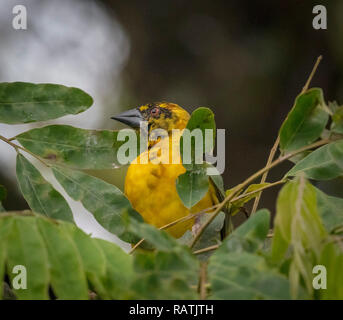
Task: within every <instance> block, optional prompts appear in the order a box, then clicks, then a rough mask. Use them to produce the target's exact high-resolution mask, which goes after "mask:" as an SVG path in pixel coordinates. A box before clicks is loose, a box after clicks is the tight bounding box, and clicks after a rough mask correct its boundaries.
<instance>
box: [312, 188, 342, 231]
mask: <svg viewBox="0 0 343 320" xmlns="http://www.w3.org/2000/svg"><path fill="white" fill-rule="evenodd" d="M316 192H317V205H318V211H319V214H320V216H321V218H322V220H323V223H324V225H325V227H326V230H327V231H328V232H332V231H333V230H334V229H336V228H337V227H340V226H343V199H341V198H337V197H331V196H328V195H327V194H325V193H324V192H322V191H320V190H319V189H316Z"/></svg>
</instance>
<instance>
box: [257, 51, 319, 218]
mask: <svg viewBox="0 0 343 320" xmlns="http://www.w3.org/2000/svg"><path fill="white" fill-rule="evenodd" d="M322 58H323V57H322V56H319V57H318V58H317V61H316V63H315V64H314V66H313V69H312V71H311V73H310V75H309V77H308V79H307V81H306V83H305V85H304V87H303V88H302V90H301V93H304V92H305V91H307V90H308V87H309V86H310V83H311V81H312V79H313V76H314V75H315V73H316V71H317V69H318V66H319V63H320V61H321V60H322ZM279 142H280V136H279V135H278V136H277V138H276V140H275V142H274V145H273V147H272V149H271V150H270V153H269V157H268V160H267V163H266V167H267V166H269V165H270V164H271V162H272V161H273V159H274V156H275V153H276V151H277V148H278V146H279ZM267 176H268V171H266V172H265V173H264V174H263V176H262V178H261V181H260V183H264V182H265V181H266V180H267ZM261 195H262V192H261V193H260V194H259V195H258V196H257V197H256V199H255V201H254V205H253V207H252V210H251V214H254V213H255V212H256V210H257V207H258V203H259V202H260V199H261Z"/></svg>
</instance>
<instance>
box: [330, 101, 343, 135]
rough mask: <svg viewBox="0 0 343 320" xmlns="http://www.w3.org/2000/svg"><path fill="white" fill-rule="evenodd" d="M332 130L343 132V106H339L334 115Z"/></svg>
mask: <svg viewBox="0 0 343 320" xmlns="http://www.w3.org/2000/svg"><path fill="white" fill-rule="evenodd" d="M331 131H332V132H335V133H339V134H343V106H341V107H339V108H337V110H336V111H335V113H334V114H333V116H332V124H331Z"/></svg>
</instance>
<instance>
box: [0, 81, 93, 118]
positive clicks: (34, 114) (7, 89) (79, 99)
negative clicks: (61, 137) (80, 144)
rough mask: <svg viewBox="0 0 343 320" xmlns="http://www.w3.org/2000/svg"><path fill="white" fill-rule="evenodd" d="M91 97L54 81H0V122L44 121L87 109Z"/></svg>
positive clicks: (91, 100)
mask: <svg viewBox="0 0 343 320" xmlns="http://www.w3.org/2000/svg"><path fill="white" fill-rule="evenodd" d="M92 104H93V99H92V97H91V96H89V95H88V94H87V93H85V92H84V91H82V90H80V89H77V88H72V87H65V86H62V85H57V84H33V83H27V82H12V83H10V82H3V83H0V122H2V123H8V124H17V123H28V122H36V121H45V120H50V119H55V118H59V117H62V116H65V115H68V114H78V113H80V112H83V111H85V110H87V109H88V108H89V107H90V106H91V105H92Z"/></svg>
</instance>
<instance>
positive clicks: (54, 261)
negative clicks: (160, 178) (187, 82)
mask: <svg viewBox="0 0 343 320" xmlns="http://www.w3.org/2000/svg"><path fill="white" fill-rule="evenodd" d="M91 104H92V98H91V97H90V96H89V95H88V94H86V93H85V92H83V91H82V90H80V89H76V88H67V87H65V86H61V85H52V84H38V85H36V84H30V83H22V82H16V83H2V84H0V122H2V123H7V124H17V123H27V122H32V121H43V120H48V119H54V118H57V117H61V116H63V115H66V114H77V113H79V112H82V111H85V110H86V109H87V108H89V107H90V106H91ZM329 117H331V119H330V121H329ZM328 123H331V124H330V127H328ZM187 128H189V129H191V130H192V129H200V130H201V132H202V134H204V132H205V129H211V130H214V129H215V128H216V126H215V121H214V115H213V113H212V111H211V110H210V109H208V108H198V109H196V110H195V111H194V112H193V113H192V115H191V118H190V120H189V122H188V125H187ZM323 135H325V139H321V137H322V136H323ZM279 137H280V153H281V156H280V157H279V158H278V159H276V160H275V161H274V162H272V163H270V164H269V165H267V166H266V167H265V168H263V169H261V170H260V171H258V172H257V173H255V174H254V175H252V176H251V177H248V178H247V179H246V180H245V181H243V182H242V183H241V184H239V185H237V186H234V187H232V188H230V189H228V190H227V191H226V193H224V187H223V182H222V180H221V177H220V175H218V176H213V177H211V179H209V177H208V176H207V175H206V168H207V167H208V166H209V164H207V163H204V162H203V163H198V162H197V161H196V159H195V155H196V152H195V151H196V150H195V149H196V147H197V146H196V144H195V143H194V142H193V141H192V149H191V150H192V154H191V163H190V164H185V165H184V166H185V168H186V172H185V173H184V174H183V175H181V176H180V177H179V179H178V180H177V182H176V187H177V190H178V193H179V195H180V198H181V200H182V201H183V203H184V205H185V206H186V207H189V208H190V207H192V206H194V205H195V204H196V203H198V202H199V201H200V200H201V199H202V198H203V196H204V195H205V194H206V192H207V191H208V188H209V184H210V183H212V184H213V185H214V186H215V187H216V189H218V192H219V193H218V199H219V200H220V205H219V206H218V207H217V208H216V209H215V211H214V212H212V213H211V214H205V215H202V216H200V221H201V223H202V227H201V232H200V231H199V233H198V234H196V236H195V237H192V235H191V233H190V232H188V233H186V234H185V235H184V237H183V238H181V239H179V240H176V239H174V238H172V237H171V236H170V235H169V234H168V233H167V232H165V231H164V230H159V229H156V228H155V227H153V226H151V225H148V224H146V223H144V221H143V220H142V218H141V216H140V215H139V214H138V213H137V212H136V211H135V210H134V209H133V208H132V207H131V204H130V202H129V201H128V199H127V198H126V197H125V195H124V194H123V193H122V192H121V191H120V190H119V189H118V188H117V187H116V186H114V185H112V184H109V183H107V182H105V181H103V180H101V179H98V178H95V177H93V176H91V175H89V174H86V173H85V172H83V171H82V170H84V169H109V168H116V167H117V166H118V161H117V151H118V149H119V147H120V146H121V145H122V143H123V142H120V141H119V142H118V140H117V132H116V131H110V130H96V131H95V130H85V129H80V128H75V127H71V126H66V125H49V126H45V127H40V128H35V129H32V130H29V131H27V132H24V133H21V134H19V135H18V136H16V137H13V138H11V139H8V138H5V137H3V136H0V139H1V140H2V141H4V142H6V143H7V144H8V145H10V146H12V147H14V148H15V150H16V151H17V166H16V172H17V179H18V184H19V187H20V190H21V192H22V194H23V196H24V198H25V199H26V201H27V203H28V205H29V206H30V208H31V210H32V211H22V212H8V211H6V210H5V208H4V206H3V202H4V200H5V198H6V190H5V188H4V187H3V186H1V185H0V279H1V281H0V296H2V294H3V292H6V294H5V295H4V296H3V298H9V297H10V296H11V295H8V290H7V291H5V290H3V284H4V283H3V281H2V280H3V279H6V281H5V282H6V286H8V285H11V283H13V280H14V279H15V277H16V274H15V273H13V267H14V266H17V265H24V266H26V268H27V272H28V273H29V277H28V278H27V279H28V280H27V289H26V290H22V289H15V288H14V287H12V286H10V287H11V289H10V290H11V294H12V295H14V296H15V297H16V298H18V299H54V298H58V299H196V298H199V297H200V296H199V293H200V292H202V294H203V293H204V292H205V296H206V297H207V298H212V299H292V298H293V299H296V298H305V299H343V286H342V284H343V278H342V277H343V274H342V273H341V270H343V249H342V247H343V238H342V235H343V199H340V198H337V197H333V196H331V195H327V194H325V193H324V192H323V191H321V190H319V189H318V188H316V187H315V186H314V185H313V184H312V182H311V181H310V180H308V179H314V180H330V179H333V178H335V177H341V176H343V160H342V159H343V139H342V138H343V136H342V107H339V106H338V105H337V104H331V105H329V106H327V105H326V103H325V101H324V98H323V93H322V90H321V89H318V88H313V89H309V90H305V91H304V92H302V93H301V94H300V95H299V96H298V97H297V98H296V101H295V103H294V106H293V108H292V109H291V111H290V113H289V115H288V116H287V118H286V120H285V121H284V123H283V125H282V126H281V129H280V132H279ZM213 138H214V137H213ZM14 140H17V141H18V142H19V143H20V145H18V144H16V143H14V142H13V141H14ZM180 148H181V154H182V151H183V140H182V141H181V145H180ZM211 151H212V149H211V148H208V146H207V145H203V146H202V150H201V154H202V153H209V152H211ZM27 154H29V155H30V156H31V157H26V155H27ZM24 155H25V156H24ZM33 158H36V159H35V160H38V162H37V161H35V162H33V161H32V159H33ZM286 160H292V161H293V162H296V164H295V165H294V166H293V168H292V169H291V170H290V171H289V172H288V173H286V175H285V177H284V178H283V179H281V180H280V181H278V182H276V183H271V182H265V183H260V184H259V183H255V184H252V182H253V181H254V180H255V179H256V178H258V177H259V176H261V175H262V174H263V173H265V172H268V170H270V169H271V168H273V167H274V166H276V165H278V164H280V163H282V162H283V161H286ZM43 167H44V172H43V170H42V168H43ZM48 171H49V172H50V173H52V174H53V175H54V177H55V178H56V180H57V182H58V183H59V184H60V185H61V187H62V188H63V189H64V190H65V192H66V193H67V194H68V195H69V196H70V197H71V198H72V199H74V200H75V201H80V202H81V203H82V205H83V206H84V207H85V208H86V209H87V210H88V211H89V212H91V213H92V214H93V216H94V217H95V219H96V220H97V222H98V223H99V224H101V225H102V226H103V227H104V228H106V229H107V230H108V231H109V232H111V233H113V234H115V235H116V236H118V237H119V238H121V239H122V240H124V241H127V242H130V243H132V244H135V243H137V242H138V241H139V240H140V239H144V242H143V241H140V242H138V243H137V244H136V245H135V247H134V248H133V249H132V253H127V252H124V251H123V250H122V249H121V248H119V247H118V246H117V245H115V244H113V243H110V242H107V241H104V240H100V239H95V238H92V237H90V236H89V235H87V234H85V233H84V232H83V231H82V230H80V229H79V228H78V227H77V226H76V225H75V224H74V220H73V214H72V211H71V209H70V207H69V205H68V203H67V201H66V200H65V199H64V197H63V196H62V195H61V194H60V193H59V192H58V191H57V190H56V189H55V188H54V187H53V185H52V184H51V183H50V182H49V181H48V180H47V179H46V178H45V177H46V176H47V175H46V172H48ZM277 184H284V186H283V188H282V189H281V191H280V192H279V195H278V198H277V203H276V216H275V220H274V224H273V225H274V230H272V231H270V225H271V221H270V217H271V215H270V213H269V212H268V211H267V210H265V209H261V210H259V211H257V212H256V213H254V214H253V215H252V216H251V217H249V218H248V219H247V220H246V221H245V222H244V223H243V224H241V225H240V226H239V227H238V228H237V229H235V230H234V231H233V232H232V233H230V234H229V235H228V236H227V237H226V238H225V239H221V237H220V232H219V231H220V229H221V228H222V225H223V220H224V214H223V213H221V210H223V209H229V212H230V214H231V215H234V214H238V213H239V212H240V211H241V209H242V208H244V206H245V205H246V203H247V202H248V201H250V200H252V199H254V198H255V197H256V196H257V195H260V194H261V192H262V190H264V189H267V188H271V187H273V186H274V185H277ZM5 207H6V206H5ZM189 218H194V217H189ZM190 247H191V248H190ZM204 261H205V262H206V263H205V264H204V263H203V262H204ZM200 265H202V267H200ZM316 265H323V266H325V267H326V270H327V275H328V277H327V289H315V288H314V287H313V281H314V280H313V279H314V276H315V274H314V271H313V267H314V266H316ZM204 266H205V267H206V268H207V269H206V273H207V276H206V278H203V277H200V274H201V268H203V267H204ZM204 288H205V290H204ZM202 298H204V296H202Z"/></svg>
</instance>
